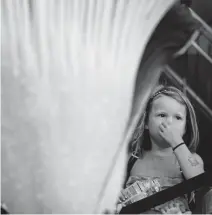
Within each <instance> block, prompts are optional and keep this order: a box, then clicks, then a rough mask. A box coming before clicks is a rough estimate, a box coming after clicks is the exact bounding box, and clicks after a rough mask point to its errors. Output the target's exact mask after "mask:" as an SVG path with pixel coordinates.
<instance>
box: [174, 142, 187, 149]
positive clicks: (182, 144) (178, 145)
mask: <svg viewBox="0 0 212 215" xmlns="http://www.w3.org/2000/svg"><path fill="white" fill-rule="evenodd" d="M183 144H185V143H184V142H182V143H180V144H178V145H176V146H175V147H174V148H173V149H172V150H173V151H174V150H175V149H177V148H178V147H179V146H181V145H183Z"/></svg>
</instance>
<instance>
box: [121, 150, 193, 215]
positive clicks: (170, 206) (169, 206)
mask: <svg viewBox="0 0 212 215" xmlns="http://www.w3.org/2000/svg"><path fill="white" fill-rule="evenodd" d="M182 181H183V177H182V173H181V170H180V166H179V164H178V162H177V159H176V157H175V155H174V154H173V153H170V154H168V155H165V156H161V155H159V154H154V156H153V155H152V154H151V153H146V154H144V155H143V157H142V159H140V158H139V159H137V161H136V162H135V164H134V166H133V167H132V170H131V172H130V177H129V179H128V181H127V183H126V187H127V188H126V189H125V190H124V191H123V192H125V193H124V195H125V196H128V197H129V198H128V199H127V201H126V202H125V205H127V204H130V203H132V202H135V201H138V200H140V199H142V198H145V197H147V196H149V195H152V194H154V193H155V192H158V191H160V190H164V189H167V188H169V187H172V186H174V185H176V184H179V183H181V182H182ZM145 213H151V214H161V213H191V211H190V209H189V206H188V200H187V198H186V196H181V197H178V198H176V199H173V200H171V201H169V202H166V203H164V204H162V205H158V206H156V207H154V208H152V209H151V210H150V211H146V212H145Z"/></svg>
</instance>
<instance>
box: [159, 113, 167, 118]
mask: <svg viewBox="0 0 212 215" xmlns="http://www.w3.org/2000/svg"><path fill="white" fill-rule="evenodd" d="M158 116H160V117H162V118H163V117H165V116H166V115H165V114H164V113H160V114H158Z"/></svg>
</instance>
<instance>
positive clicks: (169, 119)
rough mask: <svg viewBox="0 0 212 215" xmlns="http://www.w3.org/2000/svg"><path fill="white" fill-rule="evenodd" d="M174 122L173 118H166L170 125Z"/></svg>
mask: <svg viewBox="0 0 212 215" xmlns="http://www.w3.org/2000/svg"><path fill="white" fill-rule="evenodd" d="M172 121H173V120H172V117H171V116H170V117H167V118H166V122H167V124H168V125H170V124H172Z"/></svg>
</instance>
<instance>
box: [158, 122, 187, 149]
mask: <svg viewBox="0 0 212 215" xmlns="http://www.w3.org/2000/svg"><path fill="white" fill-rule="evenodd" d="M159 129H160V131H159V132H160V135H161V137H162V138H163V139H164V140H165V141H166V142H167V143H168V144H169V145H170V146H171V147H175V146H176V145H178V144H180V143H182V142H183V138H182V134H181V132H180V131H179V130H178V129H176V128H173V127H172V126H171V125H168V124H166V123H164V122H162V123H161V125H160V126H159Z"/></svg>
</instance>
